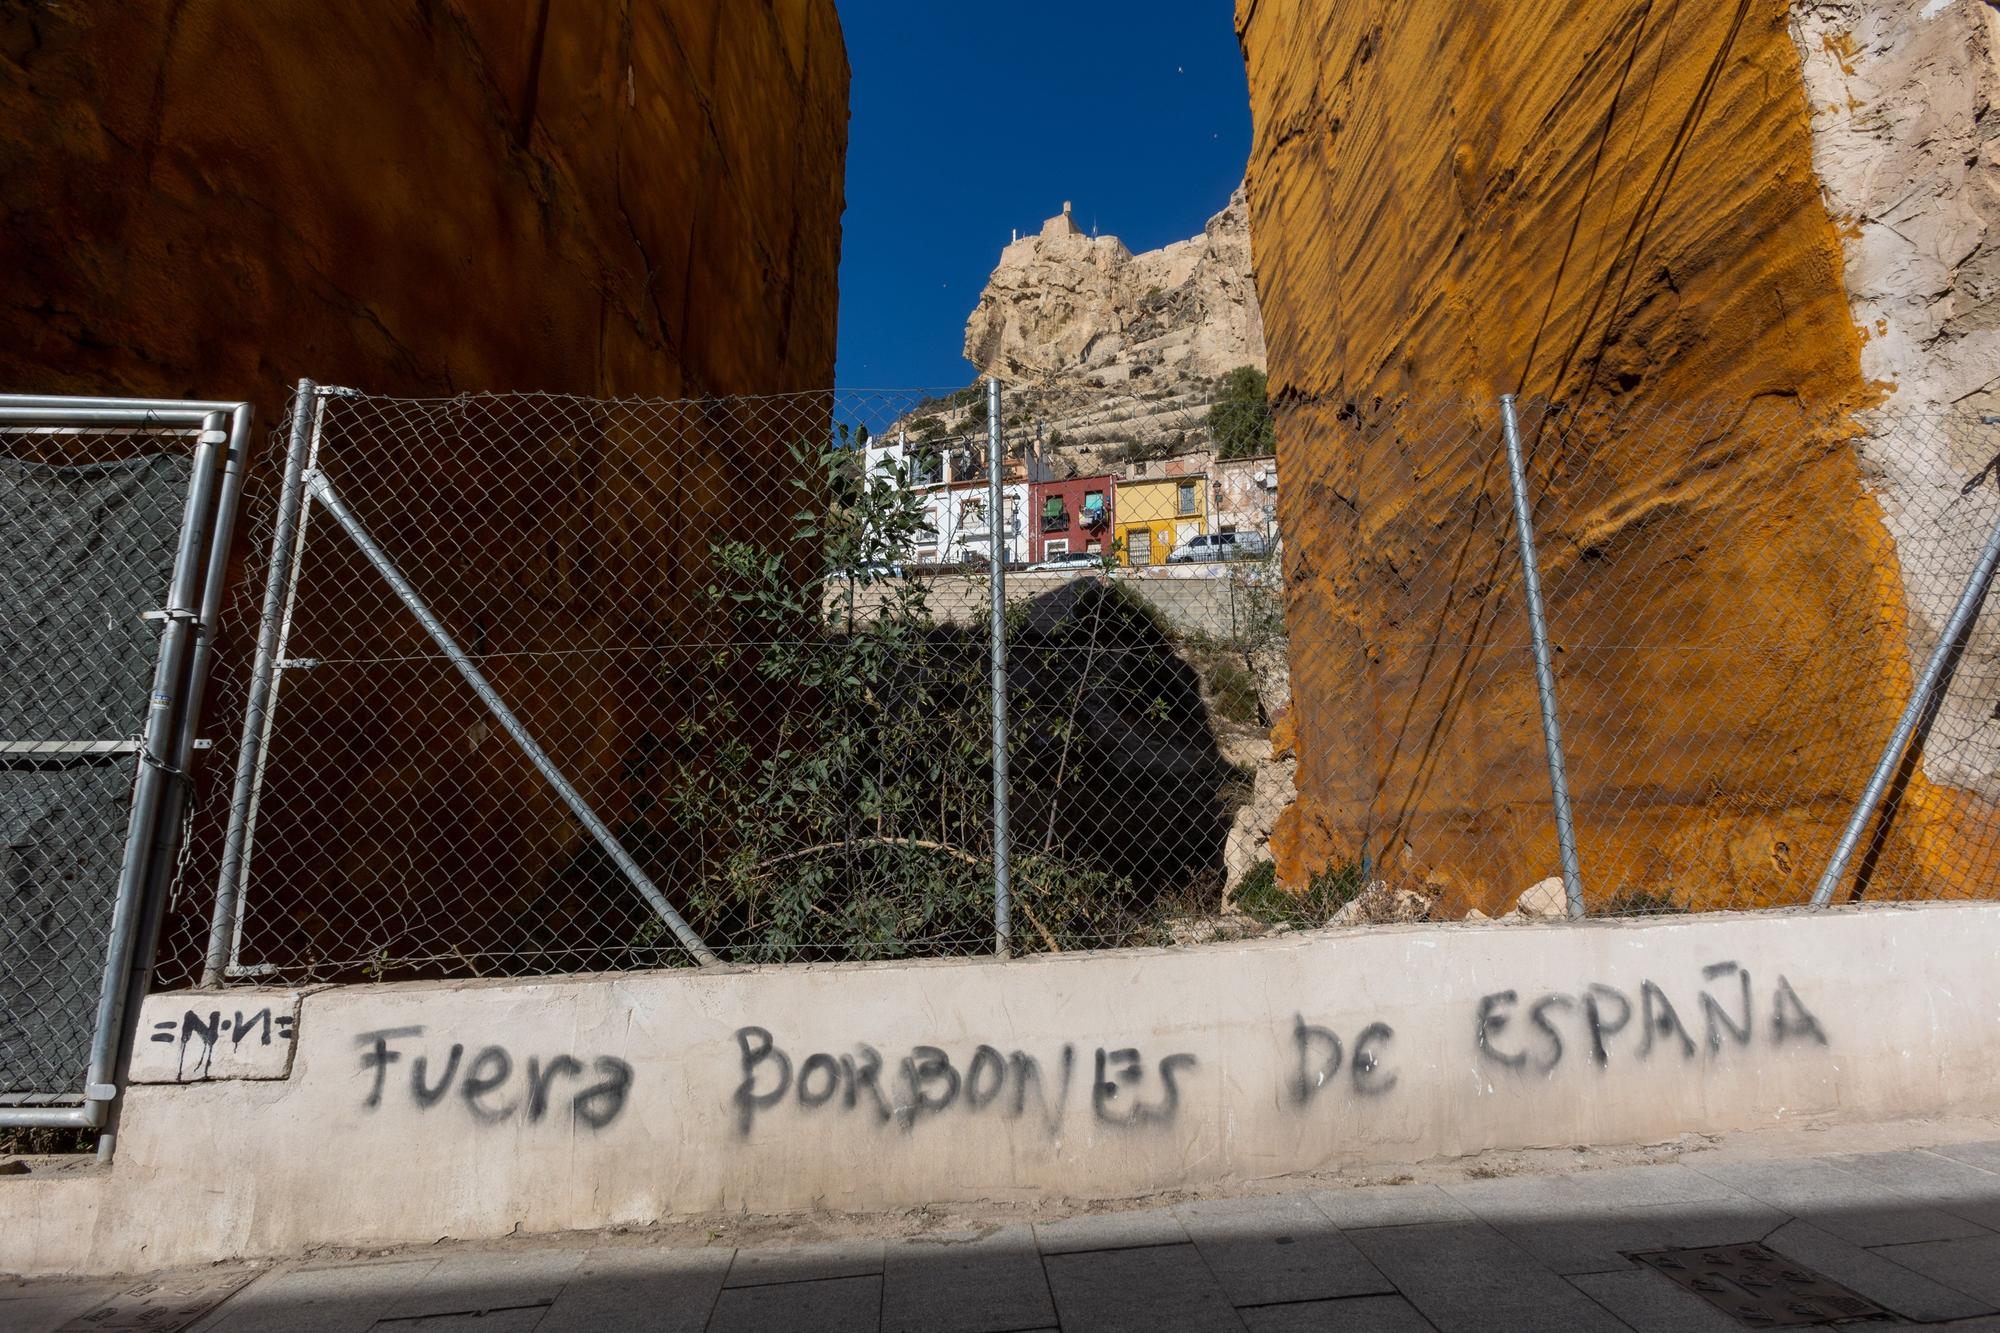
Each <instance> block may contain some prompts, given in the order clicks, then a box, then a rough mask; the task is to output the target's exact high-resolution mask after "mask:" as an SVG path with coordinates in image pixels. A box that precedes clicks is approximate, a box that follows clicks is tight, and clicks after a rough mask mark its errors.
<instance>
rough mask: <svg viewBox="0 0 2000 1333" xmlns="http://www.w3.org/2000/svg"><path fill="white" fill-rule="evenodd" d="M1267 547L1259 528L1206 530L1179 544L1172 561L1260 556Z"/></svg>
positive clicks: (1170, 557) (1201, 561)
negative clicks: (1228, 530) (1251, 530)
mask: <svg viewBox="0 0 2000 1333" xmlns="http://www.w3.org/2000/svg"><path fill="white" fill-rule="evenodd" d="M1267 549H1268V548H1266V546H1265V545H1264V535H1263V534H1262V533H1260V532H1204V533H1202V534H1201V535H1200V536H1199V537H1190V538H1188V539H1187V540H1186V541H1184V542H1182V543H1181V544H1180V545H1179V546H1176V547H1175V548H1174V549H1173V551H1172V552H1171V553H1169V554H1168V556H1167V563H1168V564H1170V565H1195V564H1207V563H1209V562H1211V561H1215V560H1261V559H1263V558H1264V554H1265V551H1266V550H1267Z"/></svg>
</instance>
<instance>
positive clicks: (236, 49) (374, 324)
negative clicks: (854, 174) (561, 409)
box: [0, 0, 848, 423]
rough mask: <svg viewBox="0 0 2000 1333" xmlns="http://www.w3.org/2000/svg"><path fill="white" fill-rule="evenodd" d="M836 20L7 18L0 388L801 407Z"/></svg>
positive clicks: (348, 4) (683, 11)
mask: <svg viewBox="0 0 2000 1333" xmlns="http://www.w3.org/2000/svg"><path fill="white" fill-rule="evenodd" d="M847 77H848V69H847V60H846V54H845V49H844V47H843V44H842V41H841V35H840V29H839V26H838V21H837V20H836V18H835V16H834V7H833V4H832V3H831V0H732V2H731V3H728V4H716V3H714V0H633V2H632V3H629V4H623V5H585V4H575V3H554V0H540V3H539V4H521V5H486V4H476V3H468V2H466V0H443V2H442V3H425V4H418V3H391V4H367V3H360V2H359V0H330V2H328V3H319V4H310V5H265V4H253V3H244V2H243V0H177V2H176V3H173V4H158V5H115V4H80V5H39V4H29V5H9V6H7V7H6V8H5V10H4V12H0V208H4V209H5V212H6V218H7V224H6V227H5V228H4V230H0V275H4V276H0V383H4V384H5V385H6V386H7V387H8V388H9V389H11V390H17V391H48V392H60V391H69V390H79V391H90V392H97V393H115V392H123V391H131V392H134V393H192V394H198V395H200V396H202V397H211V398H213V397H228V396H232V395H243V396H246V397H251V398H254V399H255V400H256V401H257V404H258V406H259V407H260V408H262V409H263V419H264V420H265V421H266V422H267V423H268V422H271V421H273V420H274V419H275V414H276V411H277V410H278V409H279V408H280V407H281V406H282V404H283V401H284V400H283V396H282V391H283V386H284V385H285V384H286V383H288V382H289V381H291V380H293V379H296V378H297V377H298V376H300V375H311V376H313V377H315V378H317V379H319V380H320V381H321V382H323V383H336V384H342V383H345V384H355V385H359V386H362V387H365V388H368V389H370V390H374V391H378V392H397V393H439V392H452V391H456V390H465V389H474V390H477V389H498V388H506V389H548V390H559V391H567V392H575V393H645V394H663V395H676V394H679V393H682V392H684V391H690V390H700V391H706V392H715V393H729V392H739V391H748V390H753V389H754V390H757V391H760V392H771V391H775V390H781V389H798V388H813V387H820V386H823V385H825V384H827V383H828V382H829V381H830V378H831V374H832V365H833V354H834V304H835V271H836V268H837V266H838V261H839V248H840V225H839V224H840V211H841V194H842V186H841V180H842V169H843V163H844V154H845V145H846V124H847V110H846V109H847Z"/></svg>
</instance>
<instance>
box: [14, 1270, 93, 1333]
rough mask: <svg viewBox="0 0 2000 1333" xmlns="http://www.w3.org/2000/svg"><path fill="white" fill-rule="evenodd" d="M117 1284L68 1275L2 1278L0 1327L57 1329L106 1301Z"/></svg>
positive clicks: (29, 1332) (40, 1332) (42, 1332)
mask: <svg viewBox="0 0 2000 1333" xmlns="http://www.w3.org/2000/svg"><path fill="white" fill-rule="evenodd" d="M118 1288H119V1284H118V1283H116V1282H97V1281H89V1280H81V1281H79V1280H74V1279H68V1278H53V1279H38V1280H35V1281H27V1282H24V1281H20V1280H18V1279H16V1280H13V1281H6V1280H0V1329H6V1330H8V1333H15V1330H19V1333H54V1330H55V1329H58V1328H61V1327H62V1326H63V1325H64V1324H67V1323H68V1322H69V1321H70V1320H72V1319H74V1318H76V1317H77V1316H78V1315H81V1314H84V1313H87V1312H88V1311H91V1310H94V1309H97V1308H98V1307H99V1306H101V1305H103V1304H104V1302H105V1301H106V1299H108V1298H109V1297H110V1296H112V1295H113V1294H114V1293H116V1292H117V1291H118Z"/></svg>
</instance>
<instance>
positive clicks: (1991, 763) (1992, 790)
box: [1793, 0, 2000, 823]
mask: <svg viewBox="0 0 2000 1333" xmlns="http://www.w3.org/2000/svg"><path fill="white" fill-rule="evenodd" d="M1793 36H1794V38H1795V39H1796V43H1797V46H1798V50H1799V55H1800V59H1801V61H1802V64H1803V68H1804V72H1805V80H1806V88H1807V94H1808V97H1809V98H1810V102H1811V106H1812V120H1813V165H1814V167H1815V169H1816V170H1817V172H1818V175H1819V178H1820V181H1821V184H1822V187H1823V189H1824V191H1825V197H1826V204H1827V208H1828V209H1829V211H1830V212H1831V213H1832V214H1833V216H1834V217H1835V218H1836V219H1837V220H1838V221H1839V223H1840V225H1841V228H1842V236H1843V240H1844V249H1845V251H1846V264H1845V266H1844V275H1845V280H1846V289H1847V295H1848V301H1849V307H1850V309H1851V310H1852V312H1853V321H1854V323H1855V325H1856V326H1857V327H1858V328H1859V329H1860V331H1861V340H1862V341H1861V373H1862V375H1863V377H1864V378H1866V379H1867V380H1868V381H1869V382H1871V383H1872V384H1875V385H1879V386H1882V387H1883V388H1884V390H1885V392H1884V393H1883V396H1882V398H1881V400H1880V401H1879V402H1878V403H1877V404H1876V405H1875V407H1874V408H1873V409H1872V410H1871V411H1868V412H1865V413H1863V414H1862V415H1861V417H1860V422H1861V425H1862V427H1863V433H1862V435H1861V436H1860V438H1859V439H1858V441H1857V447H1858V448H1859V449H1860V452H1861V456H1862V460H1863V466H1864V469H1865V470H1866V471H1867V473H1868V475H1869V476H1870V478H1871V480H1872V481H1873V482H1874V484H1875V487H1876V490H1877V493H1878V495H1880V497H1881V499H1882V504H1883V513H1884V519H1885V521H1886V523H1887V525H1888V528H1889V531H1890V532H1891V533H1892V534H1893V536H1894V538H1895V541H1896V545H1897V548H1898V550H1899V552H1900V553H1901V557H1902V559H1901V563H1902V569H1903V576H1904V587H1905V596H1906V600H1907V603H1908V613H1909V625H1908V630H1909V649H1910V653H1911V655H1912V660H1913V661H1921V660H1922V659H1923V658H1924V657H1927V656H1928V655H1929V654H1930V652H1931V649H1932V648H1933V647H1934V646H1935V644H1936V642H1937V638H1938V635H1939V633H1940V632H1941V630H1942V629H1943V622H1944V618H1945V613H1946V612H1947V611H1948V609H1949V608H1950V606H1951V605H1952V602H1953V600H1954V598H1955V597H1956V595H1957V593H1958V590H1959V584H1960V580H1962V579H1963V578H1964V572H1965V571H1966V570H1968V569H1970V568H1971V567H1972V566H1973V565H1974V564H1975V563H1976V561H1977V558H1978V553H1979V548H1980V545H1981V543H1982V541H1983V539H1984V537H1985V535H1986V531H1987V529H1988V527H1989V526H1990V518H1989V517H1988V516H1986V515H1983V514H1981V515H1979V516H1978V520H1977V521H1945V522H1940V521H1938V518H1939V517H1940V516H1941V515H1949V514H1950V513H1951V512H1952V511H1954V510H1963V509H1966V508H1967V507H1968V505H1969V504H1975V503H1976V501H1973V500H1969V498H1968V497H1966V496H1965V495H1964V493H1963V492H1964V488H1965V485H1966V482H1967V481H1968V480H1969V479H1970V478H1973V477H1975V476H1978V475H1980V473H1981V471H1982V469H1984V468H1985V467H1986V465H1987V463H1988V461H1989V460H1990V459H1991V458H1992V457H1993V455H1994V451H1995V449H1996V448H2000V432H1996V431H1994V430H1993V429H1992V428H1990V427H1987V426H1985V425H1984V424H1983V423H1982V422H1981V421H1980V420H1979V416H1980V414H1981V412H1990V411H1992V410H1993V409H1994V408H1996V407H2000V299H1996V298H2000V116H1996V115H1995V114H1994V101H1995V98H1996V96H2000V11H1996V10H1995V9H1994V8H1993V6H1991V5H1989V4H1983V3H1979V2H1978V0H1940V2H1938V3H1927V4H1924V5H1922V6H1915V5H1909V4H1897V3H1892V0H1838V2H1833V0H1822V2H1821V3H1817V4H1813V5H1800V6H1797V7H1796V8H1795V9H1794V13H1793ZM1976 489H1979V490H1981V491H1984V490H1985V489H1986V488H1984V487H1981V488H1976ZM1996 622H2000V617H1996V616H1990V615H1989V616H1986V617H1983V618H1982V620H1981V621H1980V622H1979V623H1978V624H1977V625H1976V626H1975V630H1974V634H1973V636H1972V638H1971V639H1970V641H1969V642H1968V643H1967V645H1966V649H1965V653H1964V656H1963V657H1962V658H1961V660H1960V663H1959V666H1958V669H1957V671H1956V672H1955V674H1954V677H1953V683H1952V688H1951V689H1950V690H1949V691H1948V693H1947V694H1946V696H1945V699H1944V702H1943V704H1942V706H1941V707H1940V709H1939V712H1938V716H1937V718H1936V719H1935V721H1934V723H1933V725H1932V732H1931V735H1930V743H1929V744H1928V745H1926V747H1925V750H1924V755H1923V767H1924V772H1925V774H1926V776H1928V777H1929V778H1930V779H1931V780H1932V781H1934V782H1936V783H1939V784H1942V785H1943V786H1944V787H1945V788H1947V789H1949V793H1950V796H1949V801H1948V806H1949V812H1948V813H1947V812H1946V811H1938V812H1935V813H1938V814H1940V815H1943V816H1944V818H1945V821H1946V822H1947V823H1950V822H1954V821H1957V820H1961V819H1975V820H1977V819H1980V818H1983V815H1982V812H1981V809H1980V808H1981V807H1984V806H1985V805H1987V804H1988V803H1990V802H1992V801H1993V800H1995V799H1996V798H2000V717H1996V716H1995V713H1994V711H1993V693H1994V691H1993V682H1994V680H1995V678H1996V676H2000V625H1996Z"/></svg>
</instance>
